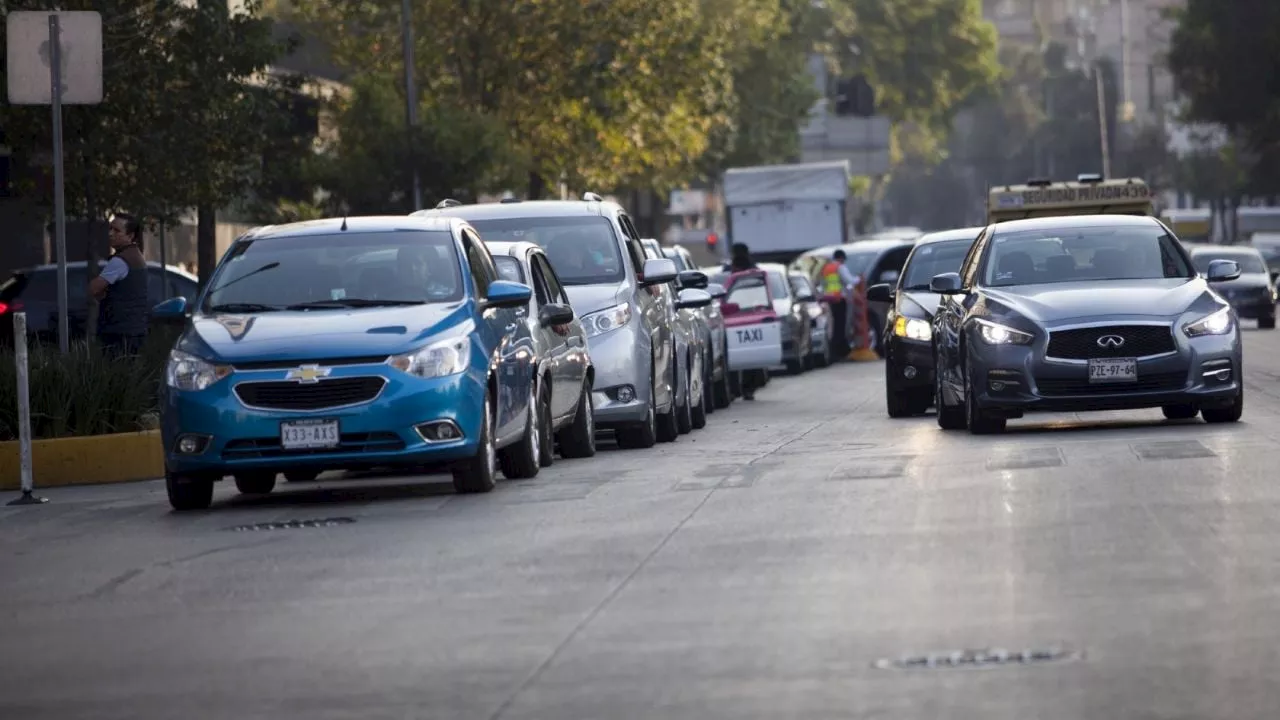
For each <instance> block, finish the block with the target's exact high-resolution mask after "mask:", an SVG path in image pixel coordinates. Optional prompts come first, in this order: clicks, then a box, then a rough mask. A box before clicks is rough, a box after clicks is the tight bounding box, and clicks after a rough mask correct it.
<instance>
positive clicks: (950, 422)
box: [933, 353, 965, 430]
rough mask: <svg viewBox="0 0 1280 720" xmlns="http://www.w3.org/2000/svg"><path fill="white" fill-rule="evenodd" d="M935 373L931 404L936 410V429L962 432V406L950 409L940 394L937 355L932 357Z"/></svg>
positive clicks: (963, 414)
mask: <svg viewBox="0 0 1280 720" xmlns="http://www.w3.org/2000/svg"><path fill="white" fill-rule="evenodd" d="M933 360H934V365H933V366H934V367H935V368H937V371H936V372H935V373H934V376H933V404H934V407H936V408H937V409H938V427H940V428H942V429H943V430H963V429H964V427H965V413H964V406H963V405H961V406H959V407H951V406H950V405H948V404H947V403H946V402H945V401H944V397H943V392H942V374H943V368H942V363H940V362H938V354H937V353H934V356H933Z"/></svg>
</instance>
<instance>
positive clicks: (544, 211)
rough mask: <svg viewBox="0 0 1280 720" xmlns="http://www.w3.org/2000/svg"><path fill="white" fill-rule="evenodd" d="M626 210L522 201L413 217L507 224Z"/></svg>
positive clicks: (605, 205)
mask: <svg viewBox="0 0 1280 720" xmlns="http://www.w3.org/2000/svg"><path fill="white" fill-rule="evenodd" d="M621 211H622V207H621V206H620V205H618V204H617V203H614V202H609V201H608V200H604V201H601V202H595V201H594V200H591V201H588V200H521V201H518V202H510V201H508V202H491V203H474V204H471V205H453V206H451V207H446V208H431V209H430V210H418V211H417V212H415V213H413V214H412V215H411V216H410V217H415V218H442V217H458V218H462V219H464V220H467V221H469V222H470V221H473V220H505V219H515V218H525V217H564V216H566V215H568V216H573V215H577V216H591V215H597V216H600V217H605V216H606V215H607V214H608V213H610V212H621Z"/></svg>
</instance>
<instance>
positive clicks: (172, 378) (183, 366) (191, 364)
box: [164, 350, 231, 390]
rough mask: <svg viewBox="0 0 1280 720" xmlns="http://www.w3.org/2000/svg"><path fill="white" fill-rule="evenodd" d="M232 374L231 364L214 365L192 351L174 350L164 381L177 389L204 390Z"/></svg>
mask: <svg viewBox="0 0 1280 720" xmlns="http://www.w3.org/2000/svg"><path fill="white" fill-rule="evenodd" d="M230 374H231V368H230V366H227V365H214V364H213V363H211V362H209V361H208V360H204V359H202V358H198V357H196V356H195V355H192V354H191V353H185V352H182V351H181V350H174V351H173V352H171V353H169V362H168V363H167V364H166V365H165V368H164V381H165V383H167V384H168V385H169V387H171V388H174V389H176V390H203V389H205V388H207V387H209V386H210V385H212V384H214V383H216V382H218V381H219V380H221V379H222V378H224V377H226V376H228V375H230Z"/></svg>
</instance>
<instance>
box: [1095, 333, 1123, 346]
mask: <svg viewBox="0 0 1280 720" xmlns="http://www.w3.org/2000/svg"><path fill="white" fill-rule="evenodd" d="M1121 345H1124V338H1122V337H1120V336H1119V335H1103V336H1102V337H1100V338H1098V347H1104V348H1112V349H1115V348H1118V347H1120V346H1121Z"/></svg>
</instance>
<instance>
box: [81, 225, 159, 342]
mask: <svg viewBox="0 0 1280 720" xmlns="http://www.w3.org/2000/svg"><path fill="white" fill-rule="evenodd" d="M107 240H108V242H109V244H110V245H111V259H110V260H108V261H107V263H106V265H105V266H103V268H102V272H101V273H100V274H99V275H98V277H96V278H94V279H92V280H90V281H89V292H90V293H91V294H92V295H93V296H94V297H95V298H97V299H98V341H99V342H100V343H101V344H102V346H103V348H104V349H106V350H108V351H113V352H117V353H122V354H126V355H133V354H136V353H137V352H138V348H140V347H141V346H142V342H143V341H144V340H146V339H147V317H148V311H149V305H148V302H147V261H146V260H145V259H144V258H143V257H142V225H141V223H139V222H138V220H137V218H135V217H133V216H132V215H125V214H117V215H115V216H113V217H112V218H111V228H110V230H109V232H108V236H107Z"/></svg>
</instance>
